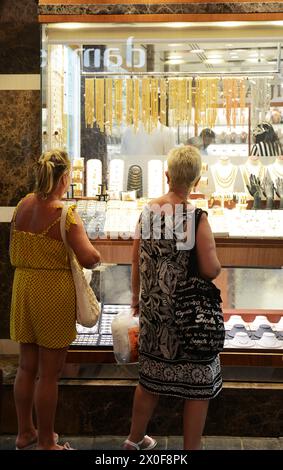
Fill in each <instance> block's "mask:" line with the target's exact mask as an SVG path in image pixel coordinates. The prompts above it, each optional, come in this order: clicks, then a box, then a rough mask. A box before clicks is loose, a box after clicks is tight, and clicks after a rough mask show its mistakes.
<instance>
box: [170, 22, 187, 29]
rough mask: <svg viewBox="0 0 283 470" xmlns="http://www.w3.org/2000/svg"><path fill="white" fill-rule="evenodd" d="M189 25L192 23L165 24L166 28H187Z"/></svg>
mask: <svg viewBox="0 0 283 470" xmlns="http://www.w3.org/2000/svg"><path fill="white" fill-rule="evenodd" d="M193 24H194V23H193ZM191 25H192V23H178V22H177V23H166V26H167V28H187V27H188V26H191Z"/></svg>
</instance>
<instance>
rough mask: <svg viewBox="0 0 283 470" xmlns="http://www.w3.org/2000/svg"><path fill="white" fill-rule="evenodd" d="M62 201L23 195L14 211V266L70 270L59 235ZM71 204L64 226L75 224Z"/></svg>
mask: <svg viewBox="0 0 283 470" xmlns="http://www.w3.org/2000/svg"><path fill="white" fill-rule="evenodd" d="M61 207H62V203H60V202H59V201H58V202H56V203H50V202H46V201H42V200H40V199H39V198H37V197H36V195H35V194H30V195H28V196H27V197H26V198H24V199H23V200H22V201H21V202H20V204H19V205H18V208H17V210H16V213H15V216H14V217H15V220H14V224H13V226H12V233H11V244H10V256H11V263H12V265H13V266H15V267H19V268H29V269H48V270H50V269H59V270H60V269H70V266H69V263H68V259H67V256H66V250H65V246H64V244H63V241H62V238H61V235H60V223H59V221H60V216H61ZM73 209H74V206H71V207H70V208H69V210H68V216H67V224H66V229H67V230H69V228H70V225H71V224H72V223H76V222H75V219H74V215H73Z"/></svg>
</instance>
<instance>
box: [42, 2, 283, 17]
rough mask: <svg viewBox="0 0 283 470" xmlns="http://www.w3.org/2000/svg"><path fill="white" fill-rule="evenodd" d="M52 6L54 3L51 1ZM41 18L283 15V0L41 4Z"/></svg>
mask: <svg viewBox="0 0 283 470" xmlns="http://www.w3.org/2000/svg"><path fill="white" fill-rule="evenodd" d="M50 3H52V2H50ZM38 12H39V14H40V15H149V14H223V13H227V14H231V13H234V14H237V13H238V14H239V13H282V12H283V1H277V2H271V3H264V2H262V3H259V2H247V3H241V2H229V3H228V2H225V3H221V2H216V3H210V2H207V3H186V2H184V3H162V1H160V4H148V3H147V4H135V2H134V1H133V3H132V4H124V5H123V1H122V2H121V3H120V4H114V5H111V4H110V2H109V4H100V5H94V4H90V3H87V0H86V2H85V4H83V5H52V4H51V5H39V7H38Z"/></svg>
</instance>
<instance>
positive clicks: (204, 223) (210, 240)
mask: <svg viewBox="0 0 283 470" xmlns="http://www.w3.org/2000/svg"><path fill="white" fill-rule="evenodd" d="M196 249H197V259H198V269H199V272H200V274H201V276H203V277H204V278H206V279H215V278H216V277H217V276H218V275H219V274H220V271H221V265H220V262H219V259H218V257H217V253H216V246H215V241H214V237H213V233H212V231H211V228H210V225H209V222H208V220H207V216H206V214H202V216H201V218H200V221H199V226H198V230H197V235H196Z"/></svg>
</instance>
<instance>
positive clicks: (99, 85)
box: [95, 78, 104, 132]
mask: <svg viewBox="0 0 283 470" xmlns="http://www.w3.org/2000/svg"><path fill="white" fill-rule="evenodd" d="M95 118H96V124H97V125H98V127H99V129H100V130H101V132H103V131H104V79H103V78H97V79H96V80H95Z"/></svg>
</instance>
